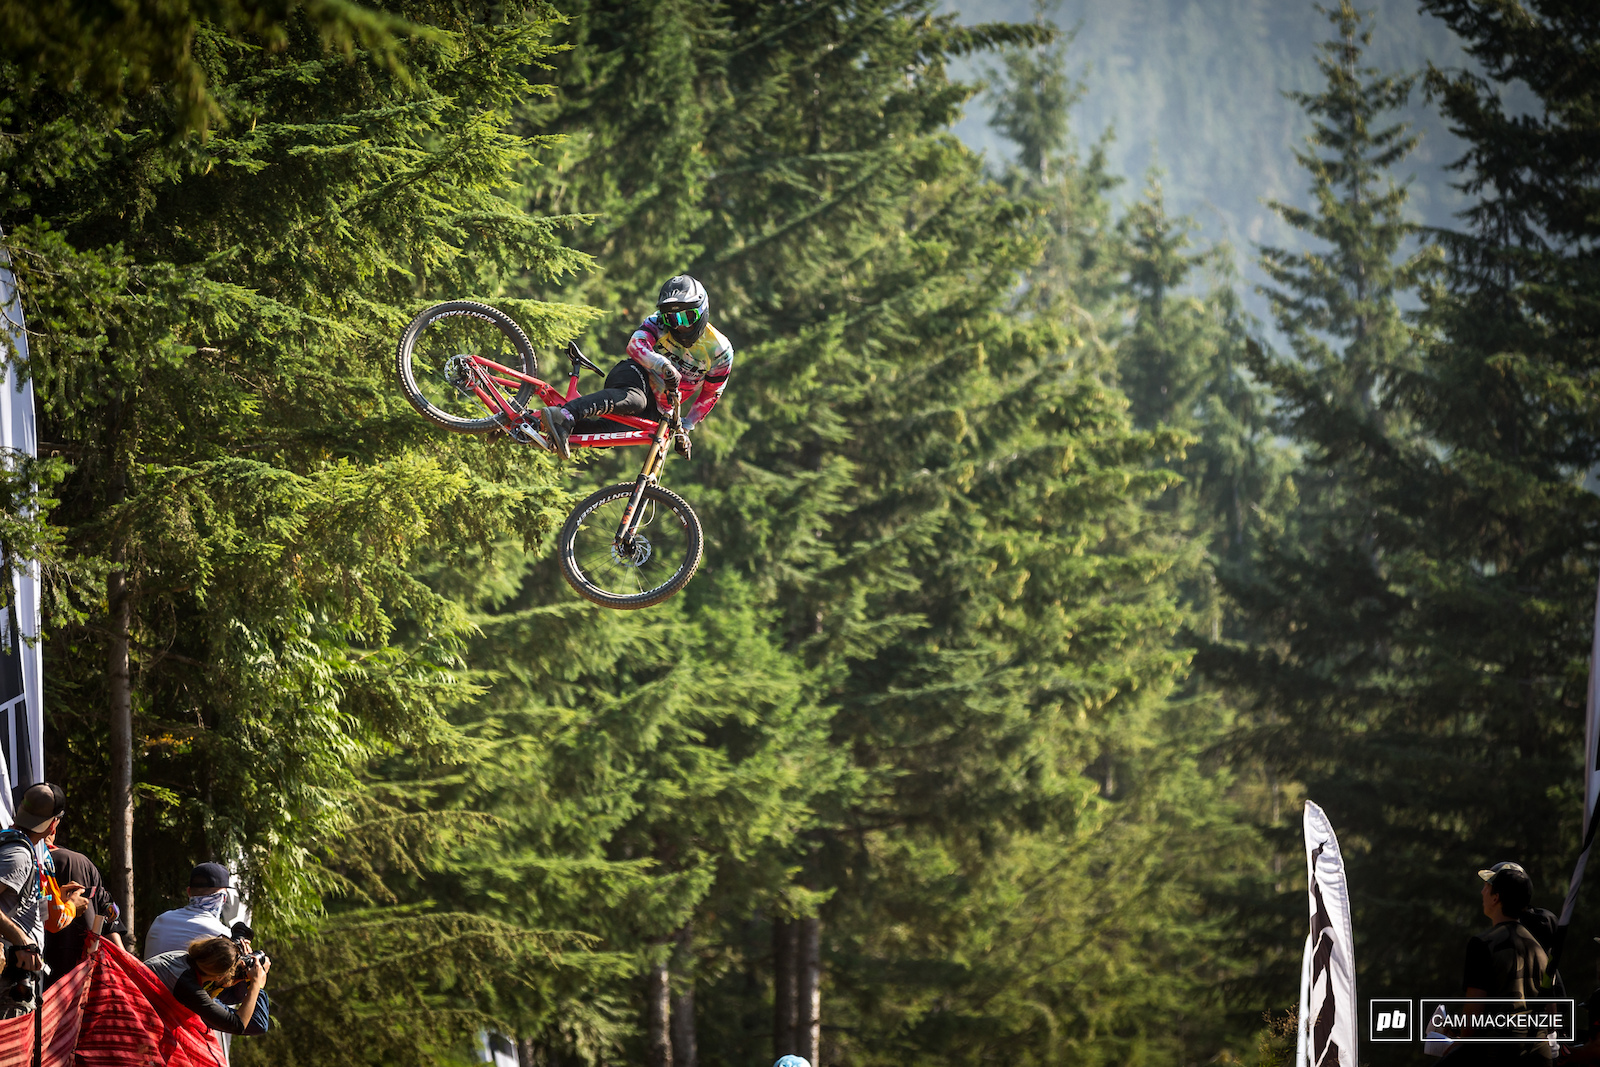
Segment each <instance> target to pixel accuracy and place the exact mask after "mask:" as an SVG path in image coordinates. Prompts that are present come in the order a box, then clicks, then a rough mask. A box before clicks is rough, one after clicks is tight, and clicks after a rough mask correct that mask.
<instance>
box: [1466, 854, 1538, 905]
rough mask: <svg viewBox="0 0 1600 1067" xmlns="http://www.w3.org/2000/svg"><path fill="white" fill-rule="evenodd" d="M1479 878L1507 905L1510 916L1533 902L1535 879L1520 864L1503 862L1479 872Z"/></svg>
mask: <svg viewBox="0 0 1600 1067" xmlns="http://www.w3.org/2000/svg"><path fill="white" fill-rule="evenodd" d="M1478 877H1479V878H1482V879H1483V880H1484V881H1485V882H1488V883H1489V892H1491V893H1493V894H1494V895H1495V896H1497V897H1499V898H1501V900H1502V901H1503V902H1504V903H1505V904H1506V905H1507V907H1506V911H1507V913H1508V914H1515V913H1516V912H1518V911H1521V910H1522V909H1523V908H1526V907H1527V906H1528V905H1529V904H1530V903H1532V902H1533V879H1532V878H1530V877H1528V872H1527V871H1525V870H1523V869H1522V864H1520V863H1511V862H1510V861H1503V862H1500V863H1497V864H1495V865H1494V866H1493V867H1490V868H1488V869H1487V870H1482V871H1479V872H1478Z"/></svg>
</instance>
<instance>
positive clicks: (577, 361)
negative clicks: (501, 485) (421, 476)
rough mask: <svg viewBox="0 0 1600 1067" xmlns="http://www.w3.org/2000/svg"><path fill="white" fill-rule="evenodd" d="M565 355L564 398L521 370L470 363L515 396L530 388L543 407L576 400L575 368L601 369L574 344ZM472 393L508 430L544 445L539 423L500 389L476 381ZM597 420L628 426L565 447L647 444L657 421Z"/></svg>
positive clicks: (577, 437) (479, 360)
mask: <svg viewBox="0 0 1600 1067" xmlns="http://www.w3.org/2000/svg"><path fill="white" fill-rule="evenodd" d="M567 354H568V356H569V357H570V358H571V360H572V376H571V378H570V379H569V380H568V382H567V395H566V396H562V395H561V394H560V393H558V392H557V391H556V389H555V387H554V386H552V385H550V383H548V382H546V381H544V380H542V379H540V378H535V377H533V376H531V375H528V374H523V373H522V372H521V371H518V370H512V369H511V368H510V367H507V366H504V365H503V364H500V363H496V362H495V361H494V360H492V359H485V358H484V357H482V356H473V357H471V358H472V361H473V363H475V364H477V367H478V370H479V372H480V373H481V374H482V375H483V376H484V378H486V379H488V380H489V381H491V382H494V383H495V384H496V385H499V386H502V387H504V388H506V389H509V390H511V392H512V393H516V392H517V391H518V390H519V389H521V388H522V386H524V385H531V386H533V388H534V391H535V393H536V394H537V395H538V398H539V399H540V400H542V401H543V402H544V404H545V406H546V407H556V406H559V405H561V404H565V403H566V402H567V401H569V400H576V399H577V398H578V368H579V366H580V365H582V366H587V367H588V368H590V369H591V370H593V371H595V372H596V373H598V372H599V371H600V368H599V367H597V366H595V365H594V364H593V363H591V362H590V361H589V360H588V358H587V357H585V356H584V354H583V353H582V352H581V351H579V350H578V346H577V345H576V344H569V345H568V346H567ZM472 391H473V393H475V394H476V395H477V397H478V400H479V401H481V402H482V404H483V406H484V407H486V408H488V409H489V410H490V411H492V412H494V413H495V414H497V415H504V416H505V418H506V422H507V424H508V426H509V427H517V428H518V429H520V430H521V432H522V433H523V434H525V435H527V436H530V437H533V438H535V439H536V440H537V441H538V442H539V443H540V444H543V443H544V434H543V433H541V432H540V430H539V420H538V419H537V418H536V417H534V416H532V415H531V414H530V413H529V412H526V411H518V410H517V409H516V407H515V405H513V404H512V402H511V398H510V397H508V396H505V395H504V394H502V393H501V392H499V390H494V389H485V388H484V387H483V386H482V385H480V384H478V383H477V382H473V383H472ZM595 417H597V418H602V419H609V420H610V421H611V422H615V423H619V424H621V425H622V426H625V427H627V429H624V430H612V431H607V432H606V433H575V434H573V435H572V436H571V437H568V438H567V444H568V445H569V446H570V447H572V448H617V447H619V446H622V445H648V444H650V443H651V442H652V441H653V440H654V438H655V433H656V425H657V423H656V420H654V419H640V418H635V417H634V416H632V415H599V416H595Z"/></svg>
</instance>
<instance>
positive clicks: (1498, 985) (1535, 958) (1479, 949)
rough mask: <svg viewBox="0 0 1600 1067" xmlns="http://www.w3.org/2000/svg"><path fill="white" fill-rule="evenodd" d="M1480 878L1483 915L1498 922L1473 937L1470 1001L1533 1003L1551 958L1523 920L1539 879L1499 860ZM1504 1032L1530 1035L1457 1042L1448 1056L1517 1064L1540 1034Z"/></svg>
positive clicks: (1476, 1064)
mask: <svg viewBox="0 0 1600 1067" xmlns="http://www.w3.org/2000/svg"><path fill="white" fill-rule="evenodd" d="M1478 877H1479V878H1481V879H1482V880H1483V886H1482V888H1481V889H1480V891H1479V895H1480V897H1481V898H1482V901H1483V914H1484V915H1485V916H1486V917H1487V918H1488V919H1489V921H1490V922H1492V923H1494V925H1493V926H1492V927H1490V928H1489V929H1487V930H1485V931H1484V932H1483V933H1481V934H1475V935H1473V936H1472V937H1471V938H1469V939H1468V940H1467V959H1466V965H1465V966H1464V967H1463V968H1462V976H1461V985H1462V988H1463V990H1465V996H1466V997H1467V999H1468V1000H1469V1001H1479V1000H1509V1001H1515V1002H1516V1003H1515V1004H1510V1005H1506V1007H1511V1008H1523V1007H1527V1006H1528V1004H1527V1002H1528V1001H1529V1000H1536V999H1537V998H1538V996H1539V987H1540V983H1541V982H1542V981H1543V979H1544V972H1545V969H1546V968H1547V967H1548V966H1549V962H1550V961H1549V958H1548V957H1547V956H1546V955H1545V951H1544V947H1543V946H1542V945H1540V944H1539V940H1538V938H1536V937H1534V936H1533V934H1532V933H1530V932H1529V931H1528V928H1527V927H1525V926H1523V925H1522V923H1520V922H1518V921H1517V918H1518V916H1520V915H1522V913H1523V912H1524V911H1525V910H1526V909H1527V908H1528V906H1529V905H1530V904H1532V903H1533V879H1531V878H1529V877H1528V872H1527V871H1525V870H1523V869H1522V867H1521V865H1519V864H1516V863H1497V864H1495V865H1494V866H1493V867H1490V868H1488V869H1487V870H1482V871H1479V872H1478ZM1463 1036H1468V1035H1463ZM1474 1036H1477V1037H1480V1038H1482V1037H1486V1036H1488V1035H1486V1034H1478V1035H1474ZM1498 1036H1501V1037H1502V1038H1504V1037H1513V1038H1514V1037H1525V1038H1528V1039H1529V1040H1528V1041H1526V1042H1521V1041H1501V1042H1498V1043H1488V1042H1483V1043H1479V1042H1457V1043H1456V1044H1455V1045H1454V1046H1452V1047H1451V1049H1450V1051H1449V1053H1448V1054H1447V1061H1448V1062H1449V1064H1450V1065H1451V1067H1467V1065H1472V1067H1491V1065H1494V1067H1498V1065H1502V1064H1514V1063H1516V1062H1517V1061H1518V1060H1519V1059H1520V1058H1521V1057H1522V1056H1523V1055H1524V1054H1525V1053H1528V1052H1529V1051H1530V1050H1531V1049H1532V1047H1533V1045H1534V1044H1536V1041H1535V1040H1534V1039H1536V1038H1537V1036H1538V1035H1535V1034H1531V1033H1526V1032H1523V1031H1517V1032H1514V1033H1507V1034H1502V1035H1498Z"/></svg>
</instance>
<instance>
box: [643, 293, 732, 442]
mask: <svg viewBox="0 0 1600 1067" xmlns="http://www.w3.org/2000/svg"><path fill="white" fill-rule="evenodd" d="M628 358H629V359H631V360H633V361H634V362H635V363H637V364H639V365H640V366H641V367H643V368H644V369H645V370H646V371H648V372H649V373H650V391H651V392H652V393H653V394H655V398H656V407H658V408H660V409H661V410H662V411H668V410H670V409H671V407H672V398H671V397H670V396H668V395H667V387H666V383H664V382H663V381H662V380H661V370H662V368H663V367H665V366H666V365H667V363H668V362H671V363H672V365H673V366H674V367H676V368H678V373H679V374H680V375H682V376H683V381H682V384H681V385H680V386H679V387H678V400H679V402H680V403H685V402H687V401H688V400H689V399H690V398H691V397H693V398H694V406H693V407H691V408H690V409H689V413H688V414H687V415H685V416H684V417H683V424H684V427H685V428H686V429H687V428H691V427H693V426H695V425H696V424H698V423H699V422H700V420H701V419H703V418H705V417H706V416H707V415H709V414H710V413H711V409H712V408H714V407H716V406H717V401H718V400H719V399H721V397H722V390H724V389H725V388H727V386H728V374H729V372H730V371H732V370H733V345H731V344H729V343H728V339H727V338H726V337H724V336H722V334H721V332H720V331H718V329H717V328H716V327H715V326H713V325H711V324H710V323H709V322H708V323H706V328H705V332H704V333H702V334H701V335H700V340H698V341H696V342H695V343H694V344H692V345H690V346H689V347H688V348H684V347H683V346H681V345H679V344H678V342H677V341H675V340H673V338H672V333H671V332H670V331H669V330H668V329H667V328H666V326H664V325H663V324H662V322H661V318H660V316H658V315H651V316H650V317H649V318H648V319H645V320H644V321H643V322H641V323H640V324H639V328H638V329H637V330H635V331H633V338H632V339H631V340H629V341H628ZM697 394H698V395H697Z"/></svg>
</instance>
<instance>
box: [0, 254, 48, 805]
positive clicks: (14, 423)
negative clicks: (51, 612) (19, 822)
mask: <svg viewBox="0 0 1600 1067" xmlns="http://www.w3.org/2000/svg"><path fill="white" fill-rule="evenodd" d="M0 329H3V330H4V331H5V341H6V343H5V345H4V346H3V347H0V370H4V374H3V375H0V463H6V464H10V463H13V462H15V457H16V456H17V455H18V454H19V453H20V454H26V455H29V456H36V455H38V454H39V452H38V438H37V434H36V430H35V428H34V422H33V383H32V382H31V381H28V380H24V378H23V377H22V375H20V374H19V373H17V372H18V369H19V364H21V363H25V362H26V361H27V358H28V338H27V334H26V333H24V331H23V328H22V302H21V301H20V300H19V299H18V296H17V284H16V278H15V277H14V276H13V275H12V273H11V268H10V261H9V260H8V259H7V258H6V257H5V254H4V252H3V250H0ZM13 566H14V564H12V563H11V561H8V560H0V580H12V579H13V577H14V580H15V590H14V592H15V596H14V597H13V599H12V602H11V608H10V610H9V611H0V756H3V757H4V758H3V759H0V807H3V808H4V810H5V813H6V822H7V824H9V823H10V821H11V820H10V816H11V787H12V786H13V785H19V784H28V783H33V782H42V781H44V702H43V699H42V698H43V693H44V652H43V649H41V648H40V647H39V645H38V642H37V640H36V639H37V638H38V636H39V623H40V618H39V565H38V564H37V563H35V562H33V561H31V560H30V561H28V562H27V563H25V564H24V565H23V566H22V567H21V568H19V569H16V570H15V571H13Z"/></svg>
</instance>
